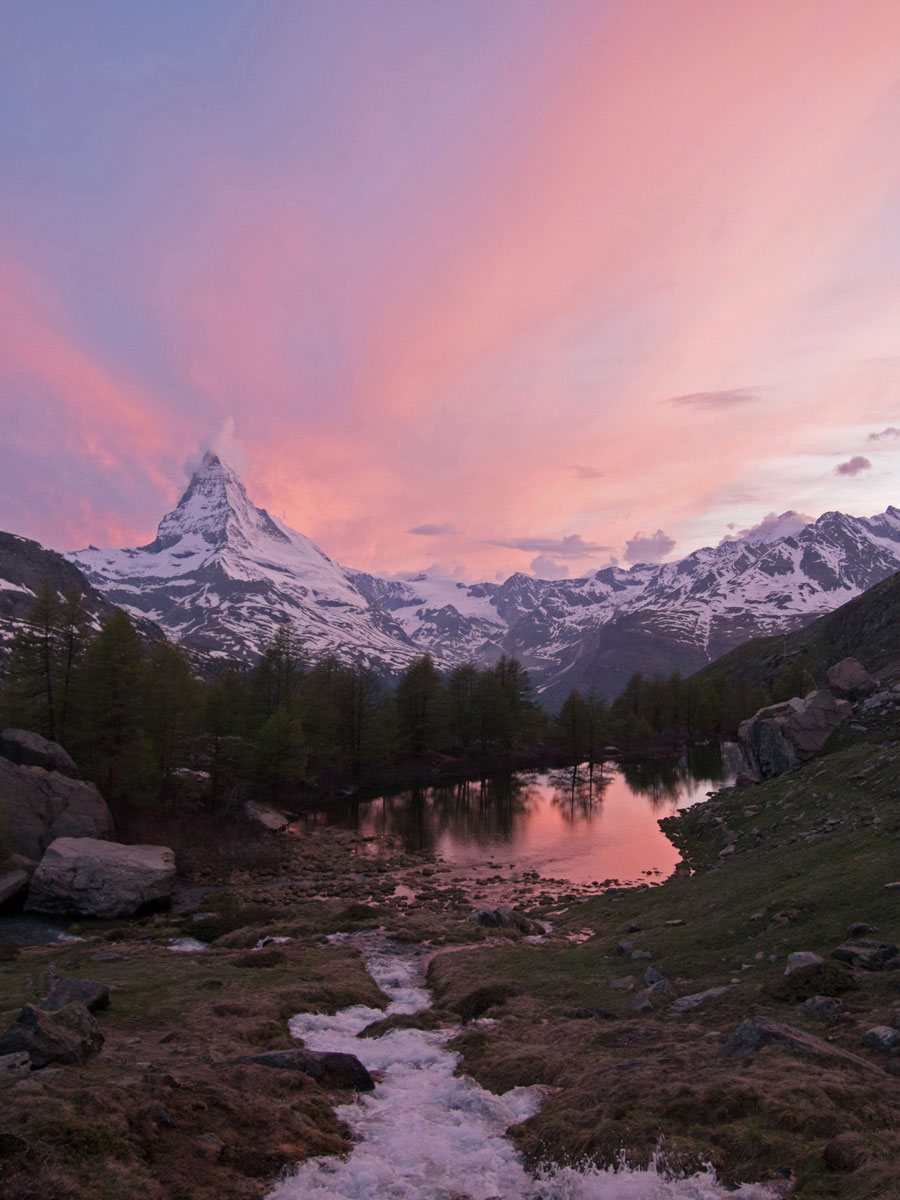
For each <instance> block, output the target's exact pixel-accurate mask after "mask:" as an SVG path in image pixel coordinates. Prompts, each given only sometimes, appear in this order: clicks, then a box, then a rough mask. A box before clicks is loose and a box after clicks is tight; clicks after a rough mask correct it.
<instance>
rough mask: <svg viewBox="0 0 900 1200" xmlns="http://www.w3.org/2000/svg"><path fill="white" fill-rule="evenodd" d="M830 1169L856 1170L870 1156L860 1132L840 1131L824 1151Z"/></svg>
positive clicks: (826, 1163)
mask: <svg viewBox="0 0 900 1200" xmlns="http://www.w3.org/2000/svg"><path fill="white" fill-rule="evenodd" d="M822 1158H823V1159H824V1160H825V1166H826V1167H828V1169H829V1170H830V1171H855V1170H856V1168H857V1167H861V1166H862V1165H863V1163H864V1162H866V1161H867V1160H868V1158H869V1148H868V1146H867V1145H866V1143H865V1141H864V1140H863V1138H862V1135H861V1134H858V1133H839V1134H838V1135H837V1137H835V1138H832V1139H831V1141H830V1142H829V1143H828V1145H827V1146H826V1147H825V1149H824V1150H823V1151H822Z"/></svg>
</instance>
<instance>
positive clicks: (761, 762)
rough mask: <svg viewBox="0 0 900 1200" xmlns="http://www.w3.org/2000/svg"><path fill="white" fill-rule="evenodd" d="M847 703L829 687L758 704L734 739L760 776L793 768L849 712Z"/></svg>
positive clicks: (817, 747) (814, 751) (816, 750)
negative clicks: (760, 706)
mask: <svg viewBox="0 0 900 1200" xmlns="http://www.w3.org/2000/svg"><path fill="white" fill-rule="evenodd" d="M850 712H851V706H850V704H849V702H848V701H846V700H836V699H835V697H834V696H833V695H832V694H831V692H829V691H825V690H822V691H817V692H810V693H809V695H808V696H806V697H805V698H804V699H802V700H801V699H800V698H799V697H794V698H793V699H792V700H786V701H784V703H782V704H772V705H769V707H768V708H761V709H760V710H759V711H758V712H757V713H755V714H754V715H753V716H752V717H749V718H748V719H747V720H746V721H742V722H741V724H740V726H739V727H738V740H739V741H740V744H741V748H742V750H743V751H744V756H745V758H746V759H747V762H748V763H749V764H750V766H751V768H752V770H753V771H754V772H755V774H757V775H758V776H759V777H760V778H761V779H769V778H772V777H773V776H775V775H782V774H784V772H785V771H793V770H794V768H795V767H798V766H800V764H801V763H804V762H807V761H808V760H809V759H811V758H813V757H814V756H815V755H816V754H818V753H819V751H820V750H821V749H822V748H823V747H824V745H825V743H826V742H827V741H828V739H829V738H830V737H831V735H832V733H834V731H835V730H836V729H837V728H838V726H839V725H841V724H842V723H843V722H844V721H845V720H846V719H847V718H848V717H849V716H850Z"/></svg>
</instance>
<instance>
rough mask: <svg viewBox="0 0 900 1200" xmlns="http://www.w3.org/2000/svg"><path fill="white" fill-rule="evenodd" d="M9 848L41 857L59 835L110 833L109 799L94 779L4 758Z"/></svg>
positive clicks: (2, 790) (2, 800)
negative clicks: (103, 795) (79, 777)
mask: <svg viewBox="0 0 900 1200" xmlns="http://www.w3.org/2000/svg"><path fill="white" fill-rule="evenodd" d="M0 807H2V808H3V810H4V812H5V814H6V818H5V824H6V827H7V828H6V837H7V848H8V850H10V851H11V852H12V853H14V854H21V855H22V856H23V857H25V858H27V859H30V860H32V861H34V862H37V861H38V860H39V859H40V857H41V855H42V854H43V853H44V851H45V850H46V849H47V847H48V846H49V845H50V844H51V843H52V842H53V841H55V840H56V839H57V838H111V837H112V833H113V822H112V816H111V814H110V811H109V808H108V807H107V804H106V801H105V800H104V799H103V797H102V796H101V795H100V793H99V792H98V791H97V789H96V788H95V787H94V785H93V784H92V783H86V782H85V781H84V780H82V779H70V778H69V777H68V776H67V775H61V774H59V772H58V771H47V770H44V768H43V767H27V766H17V765H16V764H14V763H11V762H9V760H8V759H5V758H0Z"/></svg>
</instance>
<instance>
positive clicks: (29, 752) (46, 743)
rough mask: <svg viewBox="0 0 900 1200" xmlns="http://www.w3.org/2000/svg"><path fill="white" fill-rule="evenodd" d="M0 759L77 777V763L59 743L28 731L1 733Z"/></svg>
mask: <svg viewBox="0 0 900 1200" xmlns="http://www.w3.org/2000/svg"><path fill="white" fill-rule="evenodd" d="M0 758H6V759H9V761H10V762H13V763H16V764H17V765H18V766H20V767H43V768H44V770H45V771H59V772H60V774H62V775H72V776H76V775H77V774H78V768H77V767H76V766H75V761H74V759H73V758H72V757H71V755H70V754H69V752H68V750H64V749H63V747H62V746H61V745H60V744H59V742H51V741H50V739H49V738H45V737H41V735H40V734H39V733H32V732H31V731H30V730H28V729H4V730H3V732H2V733H0Z"/></svg>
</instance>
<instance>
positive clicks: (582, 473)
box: [572, 466, 603, 479]
mask: <svg viewBox="0 0 900 1200" xmlns="http://www.w3.org/2000/svg"><path fill="white" fill-rule="evenodd" d="M572 474H573V475H575V476H576V478H578V479H602V478H603V472H602V471H601V470H599V469H598V468H597V467H579V466H573V467H572Z"/></svg>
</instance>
